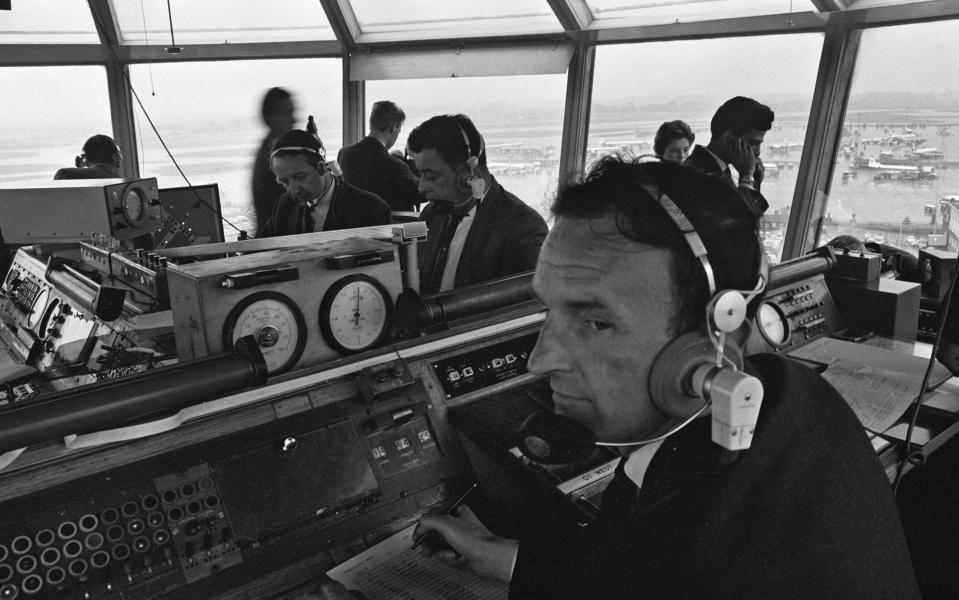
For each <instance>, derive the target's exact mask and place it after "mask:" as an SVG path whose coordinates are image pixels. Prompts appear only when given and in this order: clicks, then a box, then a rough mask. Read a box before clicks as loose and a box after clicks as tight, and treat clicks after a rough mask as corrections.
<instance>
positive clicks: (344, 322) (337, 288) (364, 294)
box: [320, 275, 393, 354]
mask: <svg viewBox="0 0 959 600" xmlns="http://www.w3.org/2000/svg"><path fill="white" fill-rule="evenodd" d="M392 310H393V305H392V302H391V300H390V294H389V292H387V291H386V288H384V287H383V284H381V283H380V282H379V281H377V280H375V279H373V278H372V277H369V276H367V275H350V276H349V277H344V278H343V279H340V280H339V281H337V282H336V283H334V284H333V285H331V286H330V288H329V289H328V290H327V291H326V295H325V296H323V303H322V304H321V305H320V331H322V332H323V338H324V339H325V340H326V342H327V343H328V344H329V345H330V346H332V347H333V348H334V349H335V350H338V351H340V352H343V353H347V354H349V353H353V352H361V351H363V350H366V349H368V348H372V347H373V346H375V345H376V344H378V343H379V342H380V341H381V340H382V339H383V337H385V335H386V333H387V332H388V331H389V327H390V316H391V312H392Z"/></svg>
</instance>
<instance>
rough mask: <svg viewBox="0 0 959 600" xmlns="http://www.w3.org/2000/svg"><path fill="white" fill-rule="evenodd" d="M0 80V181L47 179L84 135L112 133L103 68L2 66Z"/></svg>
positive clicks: (70, 158) (69, 162)
mask: <svg viewBox="0 0 959 600" xmlns="http://www.w3.org/2000/svg"><path fill="white" fill-rule="evenodd" d="M0 81H3V93H0V183H16V184H36V183H42V182H48V181H52V180H53V174H54V173H56V172H57V169H60V168H62V167H72V166H74V157H76V156H77V155H78V154H80V153H81V152H82V148H83V143H84V142H86V141H87V138H89V137H90V136H92V135H94V134H97V133H103V134H106V135H109V136H112V135H113V126H112V125H111V123H110V100H109V98H108V96H107V77H106V72H105V71H104V69H103V67H92V66H91V67H4V68H2V69H0Z"/></svg>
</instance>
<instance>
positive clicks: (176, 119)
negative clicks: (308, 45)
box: [130, 58, 343, 240]
mask: <svg viewBox="0 0 959 600" xmlns="http://www.w3.org/2000/svg"><path fill="white" fill-rule="evenodd" d="M130 76H131V78H132V80H133V85H134V88H135V89H136V90H137V92H138V94H139V95H140V98H141V99H142V100H143V103H144V105H145V106H146V110H147V112H148V113H149V115H150V117H151V118H152V119H153V122H154V124H156V127H157V129H158V130H159V131H160V135H161V136H162V137H163V140H164V141H165V142H166V144H167V146H168V147H169V148H170V151H171V152H172V153H173V156H174V158H176V160H177V162H178V163H179V165H180V167H181V168H182V169H183V171H184V173H185V174H186V176H187V177H188V178H189V180H190V182H191V183H192V184H194V185H198V184H203V183H216V184H219V188H220V204H221V206H222V209H223V216H224V217H225V218H226V219H227V220H228V221H229V222H230V223H233V224H234V225H236V226H237V227H239V228H241V229H246V230H247V232H248V233H250V234H251V235H253V234H254V233H255V232H254V231H253V222H254V221H255V217H254V213H253V208H252V192H251V179H252V174H253V160H254V157H255V155H256V152H257V149H258V148H259V146H260V143H261V142H262V141H263V138H264V137H265V136H266V134H267V128H266V125H264V124H263V122H262V119H261V117H260V106H261V104H262V101H263V95H264V94H265V93H266V91H267V90H268V89H269V88H271V87H274V86H278V87H283V88H285V89H286V90H287V91H289V92H290V93H291V94H293V103H294V106H295V109H296V110H295V119H296V120H295V123H296V127H297V128H300V129H305V128H306V118H307V115H313V116H314V119H315V120H316V125H317V129H318V132H319V134H320V138H321V139H322V140H323V144H324V145H325V146H326V150H327V153H328V154H330V155H332V156H336V152H337V151H338V150H339V148H340V146H341V145H342V139H343V100H342V98H343V94H342V83H341V82H342V79H343V75H342V67H341V63H340V59H336V58H326V59H302V60H262V61H234V62H215V63H211V62H206V63H181V64H148V65H132V66H131V67H130ZM135 113H136V127H137V138H138V140H139V142H140V148H139V156H140V173H141V174H142V175H143V176H144V177H156V178H157V180H158V182H159V184H160V187H161V188H164V187H176V186H183V185H186V183H185V182H184V181H183V178H182V177H181V176H180V174H179V173H178V172H177V169H176V166H174V165H173V163H172V162H171V161H170V158H169V157H168V156H167V154H166V152H165V151H164V150H163V147H162V146H161V145H160V142H159V140H158V139H157V136H156V134H155V133H154V132H153V130H152V129H151V127H150V124H149V123H148V122H147V120H146V119H145V118H144V115H143V113H142V111H140V110H139V109H137V110H136V111H135ZM223 231H224V235H225V236H226V238H227V239H228V240H230V239H236V233H237V232H236V230H235V229H234V228H233V227H231V226H230V225H229V224H228V223H224V224H223Z"/></svg>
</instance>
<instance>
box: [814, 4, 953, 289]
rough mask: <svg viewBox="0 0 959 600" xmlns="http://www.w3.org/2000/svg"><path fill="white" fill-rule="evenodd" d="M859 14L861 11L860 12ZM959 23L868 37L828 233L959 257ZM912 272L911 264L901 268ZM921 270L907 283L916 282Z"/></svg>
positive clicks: (837, 167)
mask: <svg viewBox="0 0 959 600" xmlns="http://www.w3.org/2000/svg"><path fill="white" fill-rule="evenodd" d="M857 6H858V5H857ZM957 38H959V20H951V21H941V22H932V23H921V24H915V25H901V26H896V27H882V28H875V29H867V30H865V31H863V33H862V39H861V41H860V44H859V54H858V58H857V60H856V69H855V72H854V73H853V79H852V87H851V89H850V91H849V103H848V107H847V109H846V114H845V117H844V120H843V129H842V138H841V142H840V147H839V152H838V154H837V156H836V158H835V163H834V166H833V174H832V180H831V183H830V187H829V197H828V201H827V202H826V205H825V208H824V212H823V216H822V217H819V216H818V215H812V218H814V219H821V222H822V223H823V226H822V227H810V229H809V231H810V233H811V234H817V233H818V234H819V237H818V239H816V238H814V237H813V239H810V240H808V241H807V247H811V245H813V244H824V243H826V242H827V241H829V240H830V239H832V238H833V237H835V236H837V235H852V236H854V237H856V238H857V239H858V240H859V241H861V242H865V243H869V242H873V243H878V244H886V245H888V246H894V247H896V248H898V249H900V250H901V251H903V252H905V253H908V254H911V255H913V256H916V255H918V253H919V249H921V248H924V247H926V246H929V247H933V248H940V249H945V248H948V249H950V250H952V251H956V250H959V196H957V194H959V169H956V165H959V162H957V161H959V126H957V116H959V109H957V103H956V90H957V89H959V55H957V54H956V52H955V40H956V39H957ZM903 264H904V265H906V263H903ZM915 267H916V262H915V260H911V261H909V264H908V265H906V266H905V271H901V273H900V278H902V279H906V280H909V281H918V280H919V279H918V277H919V274H918V273H916V272H915V270H914V269H915Z"/></svg>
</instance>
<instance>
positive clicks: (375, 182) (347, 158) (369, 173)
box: [337, 100, 423, 211]
mask: <svg viewBox="0 0 959 600" xmlns="http://www.w3.org/2000/svg"><path fill="white" fill-rule="evenodd" d="M404 121H406V113H404V112H403V109H401V108H400V107H399V106H397V105H396V104H394V103H393V102H390V101H389V100H380V101H379V102H376V103H374V104H373V110H372V111H371V112H370V135H368V136H366V137H365V138H363V139H362V140H360V141H359V142H357V143H355V144H353V145H352V146H346V147H345V148H343V149H341V150H340V153H339V155H338V156H337V159H338V161H339V163H340V168H342V169H343V179H344V180H346V181H347V182H348V183H351V184H353V185H355V186H356V187H358V188H360V189H361V190H366V191H368V192H372V193H374V194H376V195H377V196H379V197H380V198H382V199H383V200H385V201H386V203H387V204H389V205H390V209H392V210H395V211H412V210H419V209H420V203H421V202H422V201H423V198H422V196H420V193H419V190H417V186H418V185H419V178H418V177H417V176H416V175H414V174H413V172H412V171H411V170H410V167H409V165H407V164H406V163H405V162H403V160H402V159H400V158H399V157H396V156H393V155H392V154H390V152H389V150H390V148H392V147H393V144H395V143H396V138H397V137H399V135H400V130H401V129H402V128H403V122H404Z"/></svg>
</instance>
